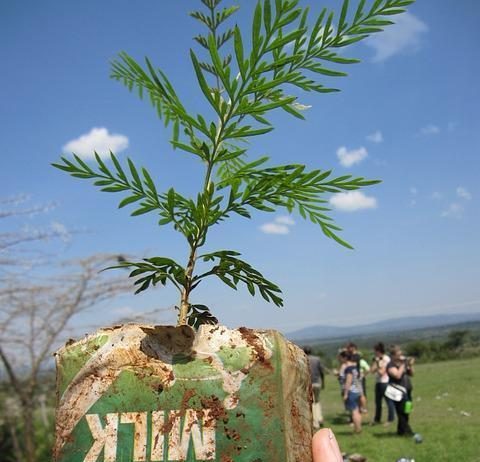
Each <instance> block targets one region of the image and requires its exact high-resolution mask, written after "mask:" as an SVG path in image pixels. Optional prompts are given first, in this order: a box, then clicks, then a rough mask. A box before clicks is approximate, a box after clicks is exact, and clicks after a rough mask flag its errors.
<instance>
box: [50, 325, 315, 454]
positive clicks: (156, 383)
mask: <svg viewBox="0 0 480 462" xmlns="http://www.w3.org/2000/svg"><path fill="white" fill-rule="evenodd" d="M306 361H307V360H306V357H305V355H304V354H303V352H302V351H301V350H300V349H299V348H298V347H296V346H295V345H293V344H292V343H290V342H288V341H287V340H286V339H285V338H284V337H283V336H282V335H281V334H279V333H278V332H276V331H272V330H262V331H260V330H251V329H247V328H240V329H235V330H230V329H228V328H226V327H222V326H206V325H205V326H201V328H200V329H199V330H198V331H197V332H196V331H194V330H193V329H191V328H190V327H188V326H182V327H172V326H146V325H136V324H135V325H134V324H128V325H123V326H118V327H113V328H108V329H101V330H99V331H98V332H96V333H95V334H92V335H89V336H88V337H86V338H85V339H83V340H81V341H78V342H75V343H70V344H68V345H66V346H65V347H63V348H61V349H60V350H59V351H58V352H57V354H56V363H57V411H56V443H55V449H54V459H55V461H56V462H137V461H139V462H143V461H145V462H154V461H162V462H169V461H188V462H194V461H217V462H309V461H311V459H312V457H311V449H310V446H311V437H312V431H311V421H312V417H311V392H310V375H309V370H308V365H307V362H306Z"/></svg>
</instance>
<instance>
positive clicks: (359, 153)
mask: <svg viewBox="0 0 480 462" xmlns="http://www.w3.org/2000/svg"><path fill="white" fill-rule="evenodd" d="M367 156H368V152H367V150H366V149H365V148H364V147H363V146H362V147H360V148H358V149H352V150H351V151H349V150H348V149H347V148H346V147H345V146H340V147H339V148H338V149H337V157H338V160H339V161H340V164H341V165H343V166H344V167H351V166H352V165H354V164H358V163H360V162H361V161H362V160H363V159H365V158H366V157H367Z"/></svg>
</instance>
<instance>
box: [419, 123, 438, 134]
mask: <svg viewBox="0 0 480 462" xmlns="http://www.w3.org/2000/svg"><path fill="white" fill-rule="evenodd" d="M420 133H421V134H422V135H427V136H428V135H438V134H439V133H440V128H439V127H437V126H436V125H433V124H428V125H426V126H425V127H422V128H421V129H420Z"/></svg>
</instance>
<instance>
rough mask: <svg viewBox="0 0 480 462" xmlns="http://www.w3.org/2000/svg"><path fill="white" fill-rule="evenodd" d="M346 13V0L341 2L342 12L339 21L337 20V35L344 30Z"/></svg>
mask: <svg viewBox="0 0 480 462" xmlns="http://www.w3.org/2000/svg"><path fill="white" fill-rule="evenodd" d="M347 12H348V0H343V5H342V11H341V13H340V19H339V20H338V33H341V32H343V30H344V29H345V28H346V22H345V19H346V17H347Z"/></svg>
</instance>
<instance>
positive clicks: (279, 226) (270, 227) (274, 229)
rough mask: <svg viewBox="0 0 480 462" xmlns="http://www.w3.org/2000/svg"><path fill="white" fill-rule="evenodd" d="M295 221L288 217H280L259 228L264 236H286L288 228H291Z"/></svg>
mask: <svg viewBox="0 0 480 462" xmlns="http://www.w3.org/2000/svg"><path fill="white" fill-rule="evenodd" d="M294 224H295V221H294V220H293V218H292V217H290V216H289V215H281V216H279V217H277V218H275V220H274V221H273V222H270V223H264V224H263V225H262V226H260V230H261V231H262V232H264V233H265V234H288V233H289V232H290V226H293V225H294Z"/></svg>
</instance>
